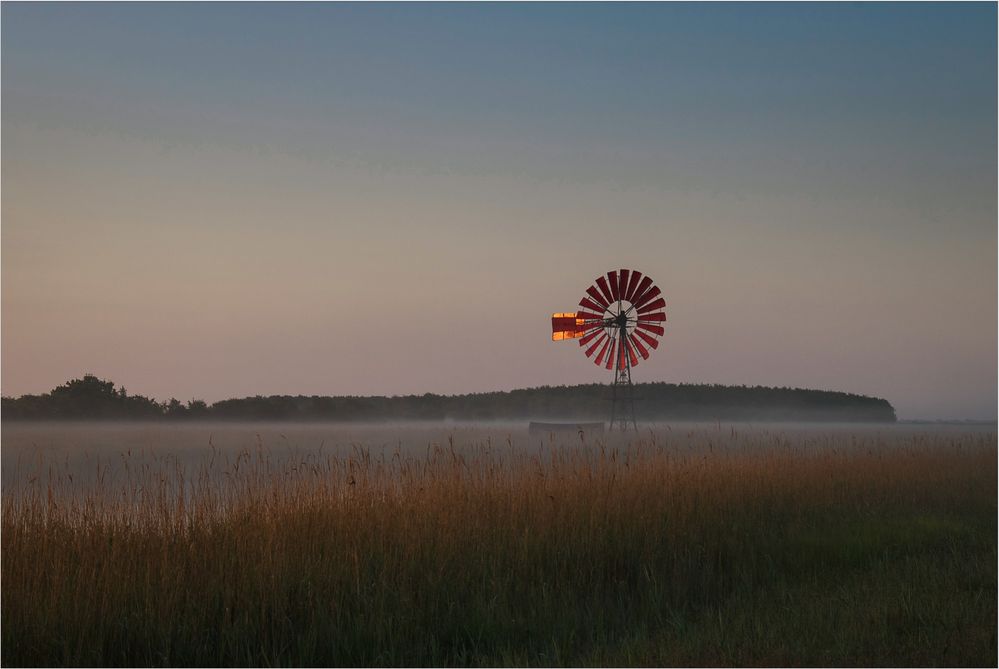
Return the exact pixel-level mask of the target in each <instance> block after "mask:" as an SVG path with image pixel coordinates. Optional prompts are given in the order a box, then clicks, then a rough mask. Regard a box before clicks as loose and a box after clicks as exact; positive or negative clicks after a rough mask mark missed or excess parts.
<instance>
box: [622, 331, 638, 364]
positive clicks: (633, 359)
mask: <svg viewBox="0 0 999 669" xmlns="http://www.w3.org/2000/svg"><path fill="white" fill-rule="evenodd" d="M624 348H625V349H626V350H627V351H628V360H629V362H631V366H632V367H635V366H637V365H638V356H637V355H635V349H634V347H633V346H632V345H631V338H630V337H625V338H624Z"/></svg>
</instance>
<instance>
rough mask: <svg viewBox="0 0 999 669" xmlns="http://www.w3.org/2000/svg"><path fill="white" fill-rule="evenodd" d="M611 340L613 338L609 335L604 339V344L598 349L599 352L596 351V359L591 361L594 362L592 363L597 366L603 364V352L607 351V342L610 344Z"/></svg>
mask: <svg viewBox="0 0 999 669" xmlns="http://www.w3.org/2000/svg"><path fill="white" fill-rule="evenodd" d="M613 341H614V340H613V339H611V338H610V337H608V338H607V341H605V342H604V346H603V348H601V349H600V353H597V359H596V360H594V361H593V362H594V363H596V365H597V366H598V367H599V366H600V365H601V364H603V361H604V354H605V353H607V346H608V345H609V344H610V343H611V342H613Z"/></svg>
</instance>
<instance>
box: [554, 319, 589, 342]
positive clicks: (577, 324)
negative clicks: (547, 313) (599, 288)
mask: <svg viewBox="0 0 999 669" xmlns="http://www.w3.org/2000/svg"><path fill="white" fill-rule="evenodd" d="M588 329H589V328H588V327H587V326H586V324H585V322H584V321H583V319H581V318H576V313H575V312H572V313H558V314H552V341H563V340H565V339H579V338H580V337H582V336H583V335H584V334H586V330H588Z"/></svg>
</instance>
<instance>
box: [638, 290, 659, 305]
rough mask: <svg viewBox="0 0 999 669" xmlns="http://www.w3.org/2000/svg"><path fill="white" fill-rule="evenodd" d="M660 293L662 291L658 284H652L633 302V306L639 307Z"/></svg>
mask: <svg viewBox="0 0 999 669" xmlns="http://www.w3.org/2000/svg"><path fill="white" fill-rule="evenodd" d="M660 293H662V291H661V290H659V286H652V287H651V288H649V289H648V290H647V291H645V294H644V295H642V296H641V297H640V298H639V299H638V301H637V302H635V308H636V309H641V308H642V307H644V306H645V305H646V304H648V303H649V302H651V301H652V300H654V299H656V298H657V297H659V295H660Z"/></svg>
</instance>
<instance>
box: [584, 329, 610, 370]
mask: <svg viewBox="0 0 999 669" xmlns="http://www.w3.org/2000/svg"><path fill="white" fill-rule="evenodd" d="M593 334H601V335H602V336H601V337H600V338H599V339H597V340H596V341H595V342H593V346H591V347H589V348H588V349H586V357H587V358H589V357H591V356H592V355H593V352H594V351H596V350H597V347H598V346H600V344H604V339H606V338H607V333H605V332H600V331H598V332H594V333H593ZM579 343H580V345H582V344H583V341H582V340H580V341H579ZM606 346H607V345H606V344H604V347H606ZM597 364H598V365H599V364H600V363H599V362H598V363H597Z"/></svg>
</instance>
